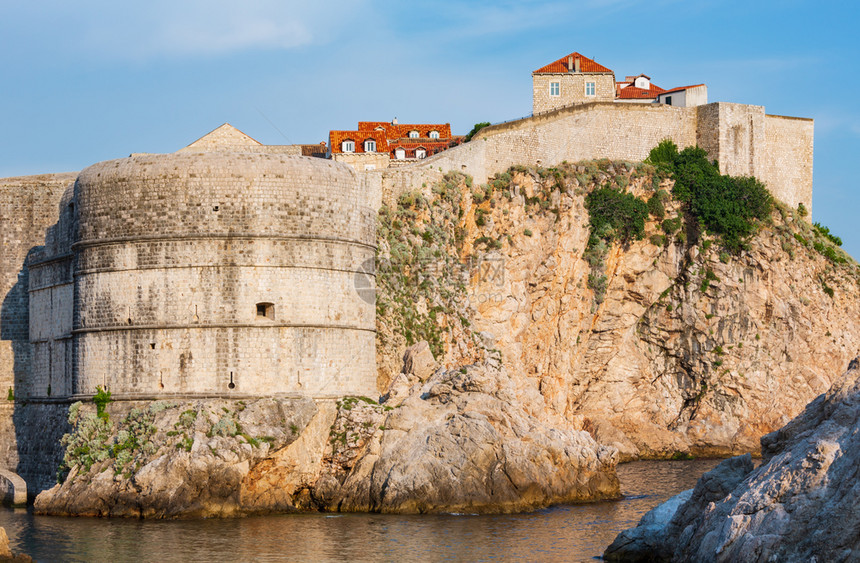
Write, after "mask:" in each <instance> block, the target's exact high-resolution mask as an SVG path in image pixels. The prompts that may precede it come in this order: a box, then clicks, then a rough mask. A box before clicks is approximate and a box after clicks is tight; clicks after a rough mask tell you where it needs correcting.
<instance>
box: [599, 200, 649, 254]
mask: <svg viewBox="0 0 860 563" xmlns="http://www.w3.org/2000/svg"><path fill="white" fill-rule="evenodd" d="M585 207H586V209H588V216H589V223H590V224H591V236H590V238H589V246H592V245H594V244H597V241H598V240H600V239H602V240H605V241H607V242H610V243H611V242H612V241H614V240H621V241H625V242H626V241H629V240H631V239H641V238H642V237H643V236H644V234H645V219H646V218H647V217H648V205H647V204H646V203H645V202H644V201H642V200H641V199H639V198H637V197H635V196H634V195H633V194H629V193H623V192H620V191H618V190H613V189H612V188H606V187H604V188H597V189H596V190H594V191H593V192H591V193H590V194H588V196H586V198H585Z"/></svg>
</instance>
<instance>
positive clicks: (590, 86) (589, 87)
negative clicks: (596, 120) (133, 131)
mask: <svg viewBox="0 0 860 563" xmlns="http://www.w3.org/2000/svg"><path fill="white" fill-rule="evenodd" d="M594 90H595V89H594V82H586V83H585V95H586V96H594Z"/></svg>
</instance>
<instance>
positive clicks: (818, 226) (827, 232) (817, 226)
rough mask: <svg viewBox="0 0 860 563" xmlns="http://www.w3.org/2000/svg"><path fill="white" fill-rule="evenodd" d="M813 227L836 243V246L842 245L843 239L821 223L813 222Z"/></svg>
mask: <svg viewBox="0 0 860 563" xmlns="http://www.w3.org/2000/svg"><path fill="white" fill-rule="evenodd" d="M812 227H813V228H814V229H815V230H816V231H817V232H818V234H820V235H821V236H823V237H824V238H826V239H827V240H829V241H830V242H832V243H833V244H835V245H836V246H842V239H841V238H839V237H837V236H836V235H834V234H832V233H831V232H830V229H828V228H827V227H825V226H824V225H822V224H821V223H813V224H812Z"/></svg>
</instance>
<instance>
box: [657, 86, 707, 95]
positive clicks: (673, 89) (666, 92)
mask: <svg viewBox="0 0 860 563" xmlns="http://www.w3.org/2000/svg"><path fill="white" fill-rule="evenodd" d="M699 86H704V84H693V85H692V86H678V87H677V88H672V89H671V90H663V91H662V92H660V93H661V94H671V93H672V92H680V91H681V90H687V89H689V88H698V87H699Z"/></svg>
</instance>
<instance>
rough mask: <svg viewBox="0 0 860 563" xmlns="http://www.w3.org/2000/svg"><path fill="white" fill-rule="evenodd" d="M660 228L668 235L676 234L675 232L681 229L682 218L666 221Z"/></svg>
mask: <svg viewBox="0 0 860 563" xmlns="http://www.w3.org/2000/svg"><path fill="white" fill-rule="evenodd" d="M660 228H661V229H663V232H665V233H666V234H667V235H671V234H674V233H675V231H677V230H678V229H680V228H681V218H680V217H675V218H674V219H666V220H665V221H663V222H662V223H661V224H660Z"/></svg>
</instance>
